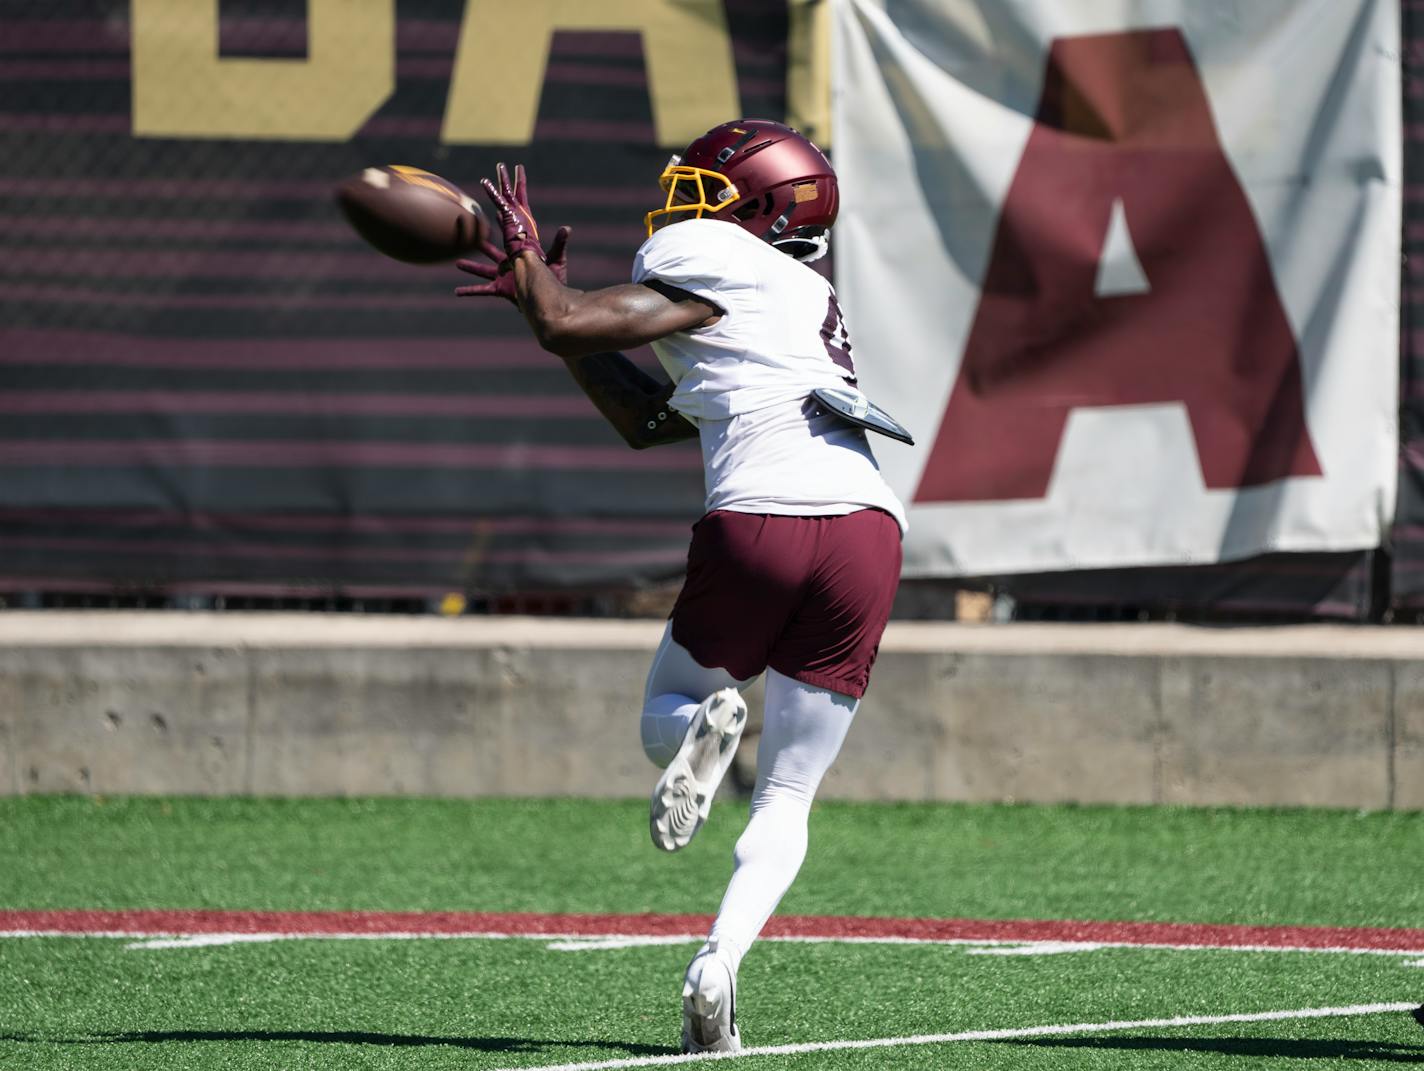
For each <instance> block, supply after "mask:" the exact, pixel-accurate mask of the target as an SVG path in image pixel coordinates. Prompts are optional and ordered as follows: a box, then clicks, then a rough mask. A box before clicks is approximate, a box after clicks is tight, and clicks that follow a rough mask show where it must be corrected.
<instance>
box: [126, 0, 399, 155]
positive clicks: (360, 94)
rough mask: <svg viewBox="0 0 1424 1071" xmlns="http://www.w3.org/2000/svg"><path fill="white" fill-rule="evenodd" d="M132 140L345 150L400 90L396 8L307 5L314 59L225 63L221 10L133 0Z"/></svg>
mask: <svg viewBox="0 0 1424 1071" xmlns="http://www.w3.org/2000/svg"><path fill="white" fill-rule="evenodd" d="M130 18H131V20H132V26H133V132H134V134H135V135H138V136H141V137H143V136H147V137H177V138H291V139H302V140H305V141H345V140H347V139H348V138H350V137H351V135H352V134H354V133H355V132H356V131H357V130H358V129H359V128H360V126H361V124H362V123H364V122H365V121H366V120H367V119H368V118H370V116H371V114H372V113H373V112H374V111H375V110H376V109H377V108H379V107H380V106H381V105H382V104H383V103H384V102H385V100H386V98H387V97H389V96H390V95H391V92H392V91H393V90H394V89H395V0H308V2H307V58H306V59H248V58H245V57H244V58H242V59H222V58H220V57H219V56H218V0H132V8H131V14H130Z"/></svg>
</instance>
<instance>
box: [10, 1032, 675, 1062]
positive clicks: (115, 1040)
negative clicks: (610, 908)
mask: <svg viewBox="0 0 1424 1071" xmlns="http://www.w3.org/2000/svg"><path fill="white" fill-rule="evenodd" d="M0 1041H31V1042H42V1043H44V1044H48V1045H117V1044H134V1043H143V1042H165V1041H310V1042H315V1043H316V1044H333V1045H390V1046H393V1047H396V1048H415V1047H419V1046H425V1045H448V1046H449V1047H451V1048H455V1049H471V1050H474V1051H476V1052H518V1053H538V1052H546V1051H550V1050H559V1049H608V1050H611V1051H613V1052H620V1053H629V1054H632V1055H635V1056H668V1055H673V1054H676V1053H679V1052H681V1051H682V1050H681V1049H680V1048H678V1047H676V1046H672V1045H644V1044H641V1043H639V1042H635V1041H593V1040H556V1039H553V1038H500V1037H490V1038H468V1037H465V1038H462V1037H433V1036H426V1035H423V1034H376V1033H368V1032H366V1031H360V1030H332V1031H319V1030H131V1031H123V1032H116V1033H111V1034H106V1033H93V1034H85V1035H83V1036H82V1037H71V1038H65V1037H54V1036H53V1035H49V1034H0Z"/></svg>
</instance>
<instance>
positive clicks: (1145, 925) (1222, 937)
mask: <svg viewBox="0 0 1424 1071" xmlns="http://www.w3.org/2000/svg"><path fill="white" fill-rule="evenodd" d="M711 921H712V920H711V917H710V916H706V915H655V914H642V915H591V914H538V913H523V912H513V913H511V912H400V911H395V912H388V911H380V912H373V911H316V912H304V911H208V910H193V911H182V910H118V911H95V910H49V911H15V910H0V936H3V937H31V936H33V937H39V936H75V937H83V936H92V937H182V936H197V935H204V934H209V935H212V934H242V935H272V936H273V937H285V938H301V937H312V938H340V937H346V936H351V937H379V936H382V935H389V936H392V937H397V936H399V937H419V936H429V937H462V936H468V937H484V936H499V937H588V938H595V937H630V938H636V937H656V938H668V937H687V938H689V939H694V938H699V937H701V936H702V935H704V934H705V933H706V932H707V929H708V927H709V926H710V925H711ZM762 936H763V938H766V939H773V940H774V939H782V940H805V941H817V940H821V941H887V942H898V941H910V942H924V943H945V944H974V945H979V944H982V945H995V944H1035V945H1036V944H1053V945H1072V946H1099V947H1101V946H1114V945H1115V946H1129V947H1134V946H1135V947H1143V948H1181V949H1190V948H1202V949H1206V948H1221V949H1238V950H1253V949H1261V950H1267V949H1278V950H1282V951H1285V950H1300V951H1341V952H1388V953H1396V954H1401V955H1411V954H1412V955H1419V956H1424V930H1420V929H1384V928H1372V927H1340V926H1230V925H1210V924H1198V923H1176V922H1105V921H1079V920H1069V919H934V918H866V917H854V916H810V915H799V916H798V915H789V916H783V917H777V918H773V919H771V921H770V922H768V923H767V926H766V929H765V930H764V931H763V933H762Z"/></svg>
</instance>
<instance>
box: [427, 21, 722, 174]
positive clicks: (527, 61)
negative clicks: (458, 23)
mask: <svg viewBox="0 0 1424 1071" xmlns="http://www.w3.org/2000/svg"><path fill="white" fill-rule="evenodd" d="M555 30H625V31H631V30H636V31H641V32H642V35H643V53H644V55H645V56H646V58H647V64H648V87H649V89H650V91H651V93H652V98H653V123H654V126H655V127H656V129H657V139H658V144H659V145H665V146H668V147H669V148H678V149H680V148H682V147H683V146H684V145H686V144H687V143H688V142H689V141H691V140H692V139H693V138H695V137H697V135H699V134H702V133H705V132H706V131H707V130H709V129H711V128H712V127H714V126H716V125H717V124H718V123H725V122H727V121H728V120H731V119H737V118H740V117H741V103H740V100H739V98H738V96H737V70H736V66H735V64H734V63H733V62H732V40H731V37H730V35H729V34H728V33H727V20H726V16H725V15H724V14H723V11H722V0H598V2H597V3H593V2H591V0H469V3H468V4H467V6H466V8H465V22H464V25H463V26H462V27H461V29H460V46H459V53H458V54H457V57H456V60H455V74H454V77H453V78H452V79H451V81H450V100H449V103H448V104H447V105H446V108H445V128H444V131H443V132H442V134H441V139H442V140H443V141H446V142H450V143H471V142H473V143H485V144H501V145H525V144H528V143H529V142H530V141H532V140H533V139H534V120H535V118H536V117H537V115H538V112H539V93H540V90H541V89H542V88H543V85H544V67H545V64H546V62H547V61H548V57H549V45H550V43H551V41H552V39H553V36H554V31H555Z"/></svg>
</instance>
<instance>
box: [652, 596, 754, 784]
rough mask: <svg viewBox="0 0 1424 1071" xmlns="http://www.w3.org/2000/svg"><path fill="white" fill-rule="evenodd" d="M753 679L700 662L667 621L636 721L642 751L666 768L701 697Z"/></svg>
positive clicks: (739, 686)
mask: <svg viewBox="0 0 1424 1071" xmlns="http://www.w3.org/2000/svg"><path fill="white" fill-rule="evenodd" d="M755 679H756V678H754V677H753V678H749V679H747V680H738V679H736V678H735V677H733V676H732V675H731V674H730V673H728V672H727V671H726V670H725V669H718V668H712V669H709V668H707V667H706V666H703V665H700V664H699V663H698V662H697V660H696V659H695V658H693V657H692V655H691V654H690V653H689V652H688V651H687V649H686V648H685V647H683V646H682V645H681V644H679V643H678V642H677V641H676V640H674V639H673V638H672V625H671V624H669V625H668V626H667V628H665V629H664V630H663V638H662V641H661V642H660V643H659V644H658V649H657V652H656V653H655V654H654V655H653V663H652V665H651V666H650V667H649V669H648V683H647V687H646V688H645V689H644V691H643V715H642V718H641V720H640V725H639V729H640V732H641V735H642V743H643V753H644V754H646V755H647V756H648V758H649V760H651V761H652V762H653V763H654V764H656V765H658V766H661V767H663V768H666V767H667V765H668V764H669V763H670V762H672V760H673V757H674V756H675V755H676V754H677V753H678V750H679V749H680V748H681V747H682V743H683V740H684V738H685V737H686V736H687V730H688V726H690V725H691V724H692V719H693V716H694V715H695V714H696V713H697V708H698V707H699V706H700V705H701V704H702V701H703V700H705V699H706V698H707V697H708V696H710V695H711V694H712V693H713V692H717V691H720V690H722V689H723V688H736V689H738V690H745V689H746V688H748V687H750V686H751V683H752V681H753V680H755Z"/></svg>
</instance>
